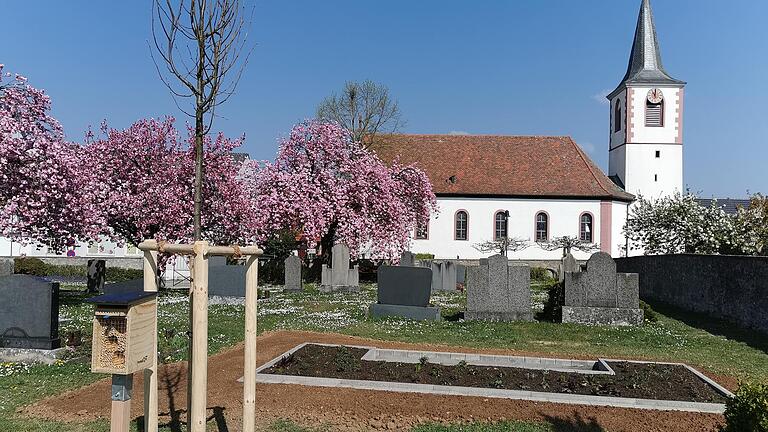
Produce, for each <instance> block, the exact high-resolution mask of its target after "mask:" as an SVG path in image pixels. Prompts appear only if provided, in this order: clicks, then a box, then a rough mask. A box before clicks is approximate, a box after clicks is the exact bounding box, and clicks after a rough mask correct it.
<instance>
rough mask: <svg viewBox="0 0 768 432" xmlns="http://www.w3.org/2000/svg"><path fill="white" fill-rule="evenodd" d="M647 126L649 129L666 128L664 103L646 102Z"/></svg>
mask: <svg viewBox="0 0 768 432" xmlns="http://www.w3.org/2000/svg"><path fill="white" fill-rule="evenodd" d="M645 125H646V126H648V127H663V126H664V101H661V102H659V103H651V102H650V101H645Z"/></svg>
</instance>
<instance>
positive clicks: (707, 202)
mask: <svg viewBox="0 0 768 432" xmlns="http://www.w3.org/2000/svg"><path fill="white" fill-rule="evenodd" d="M714 201H717V206H718V207H721V208H722V209H723V211H725V213H727V214H730V215H734V214H736V213H738V211H739V207H743V208H745V209H746V208H749V204H750V202H751V201H750V200H748V199H731V198H697V199H696V202H698V203H699V204H700V205H702V206H703V207H710V206H711V205H712V203H713V202H714Z"/></svg>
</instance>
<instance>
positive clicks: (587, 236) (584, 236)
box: [579, 213, 592, 243]
mask: <svg viewBox="0 0 768 432" xmlns="http://www.w3.org/2000/svg"><path fill="white" fill-rule="evenodd" d="M579 239H580V240H581V241H585V242H589V243H592V215H591V214H589V213H584V214H582V215H581V221H580V223H579Z"/></svg>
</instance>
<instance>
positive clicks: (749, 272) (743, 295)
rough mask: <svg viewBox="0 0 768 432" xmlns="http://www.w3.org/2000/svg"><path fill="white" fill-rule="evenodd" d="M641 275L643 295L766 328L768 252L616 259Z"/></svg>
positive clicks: (623, 269) (622, 269) (619, 266)
mask: <svg viewBox="0 0 768 432" xmlns="http://www.w3.org/2000/svg"><path fill="white" fill-rule="evenodd" d="M616 267H617V270H618V271H619V272H621V273H639V274H640V298H641V299H643V300H647V301H653V300H656V301H661V302H664V303H667V304H670V305H672V306H676V307H679V308H682V309H685V310H689V311H693V312H699V313H705V314H707V315H709V316H712V317H714V318H719V319H723V320H726V321H729V322H733V323H734V324H737V325H739V326H741V327H744V328H750V329H757V330H760V331H762V332H766V333H768V312H767V311H768V257H746V256H724V255H689V254H681V255H655V256H640V257H631V258H618V259H616Z"/></svg>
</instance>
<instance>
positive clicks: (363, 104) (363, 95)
mask: <svg viewBox="0 0 768 432" xmlns="http://www.w3.org/2000/svg"><path fill="white" fill-rule="evenodd" d="M317 117H318V119H320V120H324V121H333V122H336V123H338V124H340V125H341V126H343V127H344V128H346V129H347V130H348V131H349V133H350V134H351V135H352V140H354V141H356V142H359V143H364V147H365V148H369V147H371V146H372V145H373V144H375V140H376V135H377V134H378V133H380V132H386V133H392V132H397V131H398V130H399V129H400V128H401V127H402V126H403V120H402V115H401V113H400V107H399V105H398V104H397V100H395V99H392V97H391V96H390V95H389V89H388V88H387V87H386V86H384V85H382V84H376V83H375V82H373V81H369V80H366V81H363V82H355V81H347V82H346V83H345V84H344V89H343V90H342V91H341V93H340V94H333V95H331V96H328V97H327V98H325V99H324V100H323V101H322V102H321V103H320V105H319V106H318V107H317Z"/></svg>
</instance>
